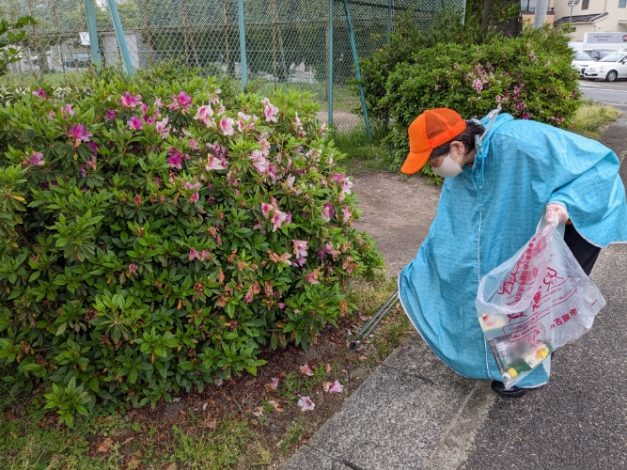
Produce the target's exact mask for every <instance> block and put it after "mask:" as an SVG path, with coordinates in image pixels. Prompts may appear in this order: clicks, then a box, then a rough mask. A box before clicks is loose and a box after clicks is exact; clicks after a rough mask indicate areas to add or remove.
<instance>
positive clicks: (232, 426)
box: [170, 420, 251, 470]
mask: <svg viewBox="0 0 627 470" xmlns="http://www.w3.org/2000/svg"><path fill="white" fill-rule="evenodd" d="M172 431H173V436H174V441H173V442H172V447H171V452H172V454H171V456H170V459H171V461H173V462H176V463H177V464H179V465H183V466H184V468H199V469H200V468H202V469H212V470H221V469H224V468H234V467H236V466H238V465H239V464H240V463H241V461H242V459H243V455H244V452H243V451H244V449H245V447H246V443H247V441H248V440H249V439H250V438H251V432H250V430H249V429H248V428H247V427H246V425H245V423H243V422H242V421H239V420H233V421H231V420H229V421H223V422H222V423H221V424H220V425H219V426H218V427H217V428H216V429H215V430H211V431H206V430H200V432H197V433H195V434H191V433H190V432H188V431H187V432H186V431H183V430H181V429H179V428H178V427H176V426H175V427H173V428H172Z"/></svg>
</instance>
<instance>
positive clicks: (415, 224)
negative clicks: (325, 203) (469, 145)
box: [352, 173, 440, 277]
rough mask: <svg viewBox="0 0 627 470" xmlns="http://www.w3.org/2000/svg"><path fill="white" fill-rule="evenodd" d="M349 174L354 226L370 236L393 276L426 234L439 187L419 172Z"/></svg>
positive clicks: (433, 211) (406, 261)
mask: <svg viewBox="0 0 627 470" xmlns="http://www.w3.org/2000/svg"><path fill="white" fill-rule="evenodd" d="M352 178H353V181H354V183H355V186H354V191H355V194H356V195H357V198H358V200H359V209H360V211H361V214H362V215H361V219H360V220H359V221H358V222H357V224H356V227H357V228H358V229H360V230H364V231H366V232H368V233H370V234H371V235H372V236H373V238H374V239H375V241H376V242H377V247H378V248H379V251H380V252H381V253H382V254H383V257H384V258H385V262H386V268H387V274H388V275H389V276H391V277H395V276H396V275H397V274H398V273H399V272H400V270H401V269H402V268H403V267H404V266H405V265H406V264H407V263H409V262H410V261H411V260H412V259H414V257H415V256H416V252H417V251H418V247H419V246H420V243H421V242H422V240H423V239H424V238H425V236H426V235H427V232H428V230H429V226H430V225H431V221H432V220H433V218H434V216H435V211H436V208H437V205H438V200H439V197H440V190H439V188H438V187H437V186H435V185H433V184H432V183H429V182H427V180H426V179H424V178H422V177H420V176H412V177H407V176H404V175H401V174H395V173H369V174H359V175H355V176H353V177H352Z"/></svg>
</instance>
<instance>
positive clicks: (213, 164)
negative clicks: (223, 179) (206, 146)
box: [205, 154, 226, 171]
mask: <svg viewBox="0 0 627 470" xmlns="http://www.w3.org/2000/svg"><path fill="white" fill-rule="evenodd" d="M205 170H207V171H211V170H226V164H225V162H223V161H222V160H220V159H219V158H217V157H214V156H213V155H211V154H208V155H207V165H205Z"/></svg>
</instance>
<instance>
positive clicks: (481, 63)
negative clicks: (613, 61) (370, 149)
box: [363, 27, 580, 171]
mask: <svg viewBox="0 0 627 470" xmlns="http://www.w3.org/2000/svg"><path fill="white" fill-rule="evenodd" d="M456 31H458V32H459V37H458V40H453V37H455V33H456ZM439 39H440V40H442V41H446V40H447V42H438V35H437V34H436V33H434V32H433V31H428V32H426V33H424V34H423V35H422V36H420V35H418V36H416V35H410V34H407V32H404V33H403V34H399V35H398V36H397V37H396V38H395V40H394V41H393V42H392V44H391V45H390V46H389V47H386V48H383V49H381V50H380V51H378V52H377V53H376V54H374V55H373V56H372V57H370V58H369V59H367V60H366V61H365V63H364V66H363V68H364V85H365V88H366V96H367V99H368V104H369V111H370V112H371V114H372V116H373V118H374V119H375V121H376V122H377V123H378V125H379V126H381V127H383V128H386V129H387V131H386V133H387V136H386V138H385V140H384V142H385V143H386V144H387V146H388V148H389V150H390V151H389V153H388V163H389V165H390V166H391V167H392V168H393V169H398V168H399V166H400V164H401V163H402V161H403V159H404V157H405V156H406V154H407V149H408V144H407V127H408V126H409V124H410V123H411V121H412V120H413V119H414V118H415V117H416V116H418V115H419V114H420V113H421V112H422V111H424V110H425V109H428V108H436V107H450V108H453V109H455V110H457V111H458V112H459V113H460V114H461V115H462V116H464V117H467V118H470V117H482V116H484V115H485V114H487V113H488V112H489V111H490V110H492V109H494V108H496V107H497V106H498V105H499V104H500V105H501V106H502V108H503V111H505V112H509V113H511V114H513V115H514V116H516V117H519V118H523V119H534V120H538V121H542V122H546V123H549V124H553V125H557V126H560V127H562V126H563V127H566V126H568V125H569V124H570V121H571V120H572V118H573V117H574V114H575V112H576V111H577V108H578V107H579V105H580V97H579V91H578V88H577V73H576V71H575V70H574V69H573V68H572V67H571V65H570V62H571V59H572V54H573V53H572V50H571V49H570V48H569V47H568V38H567V36H566V35H565V34H564V33H562V32H561V31H558V30H544V29H542V30H526V31H524V32H523V34H521V35H520V36H518V37H513V38H508V37H503V36H500V35H498V34H491V35H488V36H486V37H483V38H482V37H480V36H479V35H477V34H472V32H471V31H470V32H469V31H464V30H463V29H462V30H459V29H457V30H456V29H455V28H454V27H453V29H452V30H451V31H448V32H447V31H446V30H443V33H442V34H441V37H440V38H439ZM412 41H413V43H414V44H412ZM427 171H428V169H427Z"/></svg>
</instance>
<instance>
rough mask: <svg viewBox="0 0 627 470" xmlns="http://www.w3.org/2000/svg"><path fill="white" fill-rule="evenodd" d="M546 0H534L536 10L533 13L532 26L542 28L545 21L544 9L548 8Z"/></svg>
mask: <svg viewBox="0 0 627 470" xmlns="http://www.w3.org/2000/svg"><path fill="white" fill-rule="evenodd" d="M548 3H549V2H548V0H536V11H535V14H534V15H533V27H534V28H536V29H537V28H542V27H543V26H544V24H545V23H546V10H547V9H548Z"/></svg>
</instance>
